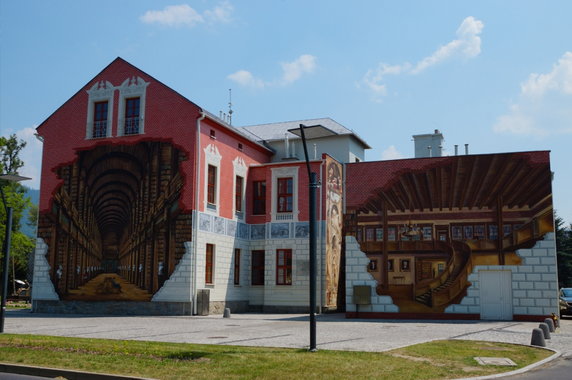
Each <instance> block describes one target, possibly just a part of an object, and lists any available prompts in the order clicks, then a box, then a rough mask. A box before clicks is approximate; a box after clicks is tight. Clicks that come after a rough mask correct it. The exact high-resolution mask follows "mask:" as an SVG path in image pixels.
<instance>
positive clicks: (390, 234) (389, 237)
mask: <svg viewBox="0 0 572 380" xmlns="http://www.w3.org/2000/svg"><path fill="white" fill-rule="evenodd" d="M395 239H396V236H395V227H389V228H388V229H387V240H388V241H395Z"/></svg>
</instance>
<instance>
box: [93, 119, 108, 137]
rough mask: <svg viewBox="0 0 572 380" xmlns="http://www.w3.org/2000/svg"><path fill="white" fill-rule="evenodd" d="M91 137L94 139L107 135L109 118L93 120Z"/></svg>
mask: <svg viewBox="0 0 572 380" xmlns="http://www.w3.org/2000/svg"><path fill="white" fill-rule="evenodd" d="M91 137H93V138H94V139H97V138H100V137H107V120H101V121H94V122H93V133H92V135H91Z"/></svg>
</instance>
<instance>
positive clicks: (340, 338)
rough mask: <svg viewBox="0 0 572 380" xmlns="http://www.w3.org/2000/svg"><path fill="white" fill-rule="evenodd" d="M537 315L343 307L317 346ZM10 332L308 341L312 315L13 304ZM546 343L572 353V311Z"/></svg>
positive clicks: (478, 332) (475, 330)
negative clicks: (373, 314) (50, 310)
mask: <svg viewBox="0 0 572 380" xmlns="http://www.w3.org/2000/svg"><path fill="white" fill-rule="evenodd" d="M536 327H538V322H514V321H493V322H489V321H408V320H371V319H369V320H364V319H346V318H345V316H344V315H343V314H322V315H318V317H317V345H318V349H322V350H324V349H326V350H352V351H386V350H391V349H394V348H398V347H403V346H408V345H412V344H416V343H422V342H428V341H432V340H439V339H467V340H484V341H495V342H506V343H517V344H530V339H531V332H532V329H533V328H536ZM4 331H5V332H6V333H15V334H40V335H54V336H68V337H82V338H106V339H127V340H148V341H161V342H180V343H204V344H223V345H224V344H227V345H244V346H266V347H291V348H306V347H308V345H309V322H308V316H307V315H301V314H233V315H232V316H231V318H223V317H222V316H221V315H213V316H206V317H200V316H192V317H190V316H170V317H152V316H141V317H138V316H121V317H119V316H85V315H49V314H36V313H31V312H30V311H27V310H15V311H8V312H7V314H6V321H5V329H4ZM546 342H547V348H552V349H555V350H557V351H560V352H561V353H562V354H563V356H564V357H568V356H572V319H565V320H562V321H561V328H560V330H559V332H557V333H553V334H552V339H550V340H547V341H546Z"/></svg>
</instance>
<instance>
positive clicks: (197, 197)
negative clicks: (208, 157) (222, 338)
mask: <svg viewBox="0 0 572 380" xmlns="http://www.w3.org/2000/svg"><path fill="white" fill-rule="evenodd" d="M205 117H207V115H206V114H205V113H204V112H203V111H202V110H201V116H200V117H199V118H198V119H197V139H196V141H197V143H196V151H197V153H196V155H197V157H196V159H195V210H194V211H195V214H194V215H193V278H192V280H191V286H192V292H193V294H192V295H193V315H197V312H198V311H197V262H198V257H197V256H198V246H199V244H198V242H197V240H198V236H199V220H198V219H199V202H200V186H201V176H200V173H201V121H202V120H203V119H204V118H205Z"/></svg>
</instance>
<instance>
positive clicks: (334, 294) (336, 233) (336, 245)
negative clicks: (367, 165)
mask: <svg viewBox="0 0 572 380" xmlns="http://www.w3.org/2000/svg"><path fill="white" fill-rule="evenodd" d="M326 221H327V222H326V306H327V307H331V308H335V307H337V303H338V301H337V299H338V285H339V280H340V260H341V242H342V166H341V164H340V163H338V162H337V161H335V160H333V159H332V158H330V157H327V159H326Z"/></svg>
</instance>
